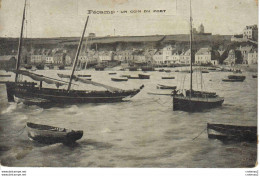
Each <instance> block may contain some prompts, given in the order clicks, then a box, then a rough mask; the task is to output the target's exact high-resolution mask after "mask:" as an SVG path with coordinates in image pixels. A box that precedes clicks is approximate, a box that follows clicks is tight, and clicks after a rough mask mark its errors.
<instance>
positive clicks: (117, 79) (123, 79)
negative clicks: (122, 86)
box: [111, 77, 128, 82]
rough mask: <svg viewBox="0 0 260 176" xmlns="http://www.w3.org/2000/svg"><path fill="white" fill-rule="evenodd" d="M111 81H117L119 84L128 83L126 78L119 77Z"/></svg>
mask: <svg viewBox="0 0 260 176" xmlns="http://www.w3.org/2000/svg"><path fill="white" fill-rule="evenodd" d="M111 80H112V81H117V82H120V81H128V78H126V77H121V78H111Z"/></svg>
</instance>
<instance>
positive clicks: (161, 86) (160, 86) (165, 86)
mask: <svg viewBox="0 0 260 176" xmlns="http://www.w3.org/2000/svg"><path fill="white" fill-rule="evenodd" d="M156 87H157V89H176V88H177V86H167V85H162V84H157V86H156Z"/></svg>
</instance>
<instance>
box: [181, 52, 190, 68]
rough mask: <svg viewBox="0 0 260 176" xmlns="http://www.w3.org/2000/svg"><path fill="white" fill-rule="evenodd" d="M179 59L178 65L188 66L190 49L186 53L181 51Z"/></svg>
mask: <svg viewBox="0 0 260 176" xmlns="http://www.w3.org/2000/svg"><path fill="white" fill-rule="evenodd" d="M179 58H180V59H179V60H180V61H179V62H180V64H185V65H188V64H190V49H188V50H187V51H184V50H183V51H182V53H181V54H180V56H179Z"/></svg>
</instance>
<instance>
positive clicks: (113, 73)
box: [108, 72, 116, 75]
mask: <svg viewBox="0 0 260 176" xmlns="http://www.w3.org/2000/svg"><path fill="white" fill-rule="evenodd" d="M108 74H109V75H116V73H115V72H112V73H108Z"/></svg>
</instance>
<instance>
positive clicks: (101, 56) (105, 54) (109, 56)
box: [98, 51, 113, 62]
mask: <svg viewBox="0 0 260 176" xmlns="http://www.w3.org/2000/svg"><path fill="white" fill-rule="evenodd" d="M98 60H99V62H109V61H112V60H113V51H100V52H99V53H98Z"/></svg>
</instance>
